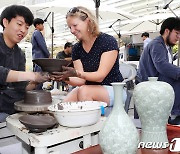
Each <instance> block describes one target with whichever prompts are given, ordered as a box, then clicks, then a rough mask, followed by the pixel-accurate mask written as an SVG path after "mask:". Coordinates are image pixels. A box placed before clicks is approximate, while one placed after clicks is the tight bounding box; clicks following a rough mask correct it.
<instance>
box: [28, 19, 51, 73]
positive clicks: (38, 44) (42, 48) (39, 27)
mask: <svg viewBox="0 0 180 154" xmlns="http://www.w3.org/2000/svg"><path fill="white" fill-rule="evenodd" d="M43 24H44V20H42V19H40V18H36V19H34V21H33V25H34V27H35V31H34V32H33V34H32V39H31V43H32V57H33V59H37V58H49V57H50V53H49V51H48V49H47V46H46V42H45V39H44V37H43V35H42V33H41V31H43V30H44V25H43ZM33 71H34V72H41V71H42V70H41V67H39V66H38V65H36V64H35V65H34V68H33Z"/></svg>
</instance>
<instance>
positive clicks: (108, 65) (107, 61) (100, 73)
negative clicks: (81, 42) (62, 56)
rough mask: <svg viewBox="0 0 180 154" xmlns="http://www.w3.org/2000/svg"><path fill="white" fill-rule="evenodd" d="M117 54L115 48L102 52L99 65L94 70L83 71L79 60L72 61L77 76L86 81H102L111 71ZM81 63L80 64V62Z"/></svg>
mask: <svg viewBox="0 0 180 154" xmlns="http://www.w3.org/2000/svg"><path fill="white" fill-rule="evenodd" d="M117 56H118V51H117V50H112V51H108V52H104V53H103V54H102V56H101V60H100V65H99V68H98V70H97V71H96V72H84V71H83V70H82V69H81V66H80V65H79V62H78V61H77V62H76V61H75V62H74V68H75V69H76V71H77V74H78V77H79V78H81V79H84V80H88V81H94V82H102V81H103V80H104V78H105V77H106V76H107V75H108V73H109V72H110V71H111V69H112V67H113V65H114V64H115V61H116V59H117ZM81 65H82V64H81Z"/></svg>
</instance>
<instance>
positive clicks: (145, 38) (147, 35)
mask: <svg viewBox="0 0 180 154" xmlns="http://www.w3.org/2000/svg"><path fill="white" fill-rule="evenodd" d="M141 37H142V40H143V42H144V44H143V50H144V49H145V47H146V46H147V45H148V43H149V42H151V39H150V38H149V33H147V32H144V33H142V35H141Z"/></svg>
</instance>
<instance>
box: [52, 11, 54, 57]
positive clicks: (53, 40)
mask: <svg viewBox="0 0 180 154" xmlns="http://www.w3.org/2000/svg"><path fill="white" fill-rule="evenodd" d="M51 32H52V35H51V40H52V44H51V54H52V58H53V54H54V53H53V50H54V12H52V27H51Z"/></svg>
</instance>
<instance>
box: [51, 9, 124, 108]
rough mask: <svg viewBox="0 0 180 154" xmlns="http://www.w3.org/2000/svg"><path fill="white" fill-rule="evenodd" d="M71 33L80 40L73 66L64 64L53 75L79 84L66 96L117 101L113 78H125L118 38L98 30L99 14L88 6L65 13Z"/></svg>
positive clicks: (118, 79)
mask: <svg viewBox="0 0 180 154" xmlns="http://www.w3.org/2000/svg"><path fill="white" fill-rule="evenodd" d="M66 22H67V25H68V27H69V29H70V31H71V33H72V34H73V35H74V36H75V37H76V39H78V40H79V42H77V43H76V44H75V45H74V46H73V48H72V60H73V64H74V68H72V67H63V68H64V71H63V72H53V74H54V75H51V79H54V80H57V81H62V80H63V81H65V82H66V83H68V84H70V85H72V86H76V88H74V89H73V90H72V91H71V92H70V93H69V94H68V95H67V96H66V98H65V99H64V102H69V101H73V102H76V101H103V102H107V104H108V105H109V106H112V105H113V103H114V92H113V87H112V85H111V83H112V82H122V81H123V77H122V75H121V73H120V71H119V56H118V53H119V48H118V44H117V41H116V39H115V38H114V37H113V36H111V35H108V34H105V33H102V32H100V31H99V27H98V24H97V21H96V17H95V16H94V15H93V14H92V13H91V12H90V11H89V10H88V9H87V8H85V7H81V6H79V7H74V8H72V9H70V10H69V12H68V13H67V15H66Z"/></svg>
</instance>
